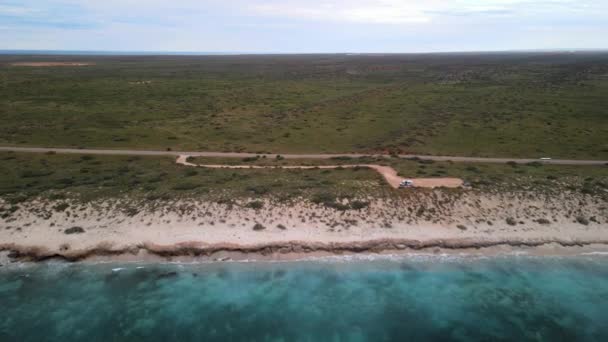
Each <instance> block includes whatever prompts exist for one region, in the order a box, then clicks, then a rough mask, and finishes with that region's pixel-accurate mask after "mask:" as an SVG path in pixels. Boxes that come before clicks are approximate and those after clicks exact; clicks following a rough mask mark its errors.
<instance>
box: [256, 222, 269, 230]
mask: <svg viewBox="0 0 608 342" xmlns="http://www.w3.org/2000/svg"><path fill="white" fill-rule="evenodd" d="M264 229H266V227H264V226H263V225H262V224H261V223H256V224H255V225H254V226H253V230H255V231H260V230H264Z"/></svg>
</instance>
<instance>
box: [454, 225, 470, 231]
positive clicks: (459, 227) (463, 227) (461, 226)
mask: <svg viewBox="0 0 608 342" xmlns="http://www.w3.org/2000/svg"><path fill="white" fill-rule="evenodd" d="M456 228H458V229H460V230H467V227H466V226H463V225H462V224H459V225H457V226H456Z"/></svg>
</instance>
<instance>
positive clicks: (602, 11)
mask: <svg viewBox="0 0 608 342" xmlns="http://www.w3.org/2000/svg"><path fill="white" fill-rule="evenodd" d="M556 48H573V49H576V48H608V0H452V1H450V0H0V49H25V50H28V49H43V50H96V51H99V50H110V51H206V52H213V51H220V52H262V53H263V52H293V53H300V52H434V51H491V50H519V49H556Z"/></svg>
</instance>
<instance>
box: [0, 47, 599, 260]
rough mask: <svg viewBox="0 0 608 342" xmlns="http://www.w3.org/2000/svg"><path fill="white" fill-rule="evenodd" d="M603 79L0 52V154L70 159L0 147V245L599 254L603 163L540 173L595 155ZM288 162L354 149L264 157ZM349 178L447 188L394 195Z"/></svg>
mask: <svg viewBox="0 0 608 342" xmlns="http://www.w3.org/2000/svg"><path fill="white" fill-rule="evenodd" d="M607 76H608V54H606V53H600V52H579V53H576V54H571V53H512V54H506V53H504V54H498V53H497V54H423V55H422V54H421V55H289V56H282V55H256V56H246V55H240V56H101V57H100V56H27V57H24V56H6V55H5V56H0V81H1V82H0V95H2V96H1V97H0V120H2V123H3V124H2V125H1V126H0V145H1V146H3V147H8V148H11V147H44V148H48V147H66V148H75V149H78V150H81V151H82V152H81V153H78V151H76V153H69V154H64V153H60V152H46V153H44V152H41V153H25V152H19V151H17V152H15V151H13V152H11V151H3V152H0V248H1V249H2V250H4V251H5V253H8V254H9V255H10V256H11V258H21V259H33V260H44V259H48V258H64V259H67V260H82V259H86V258H89V257H94V256H98V255H110V256H118V255H132V256H135V257H137V256H140V255H141V254H142V253H148V254H154V255H157V256H161V257H179V256H184V255H193V256H197V255H204V256H209V257H216V256H218V255H222V253H225V252H242V253H254V254H256V253H257V254H260V255H265V256H274V257H277V258H279V257H281V256H284V255H287V254H298V255H299V254H306V253H329V254H333V253H362V252H373V253H380V252H386V251H395V250H397V251H411V250H433V249H435V248H440V249H450V250H465V249H471V248H472V249H483V248H492V247H496V246H506V247H508V248H532V247H539V246H541V247H542V246H561V247H584V246H604V245H605V244H606V243H608V166H607V165H603V164H601V163H599V164H598V165H553V164H549V163H543V160H547V159H551V160H552V159H556V158H563V159H569V160H607V159H608V140H607V139H606V137H607V136H608V111H607V110H606V108H608V106H607V105H608V102H607V101H608V98H607V97H606V96H605V94H606V93H607V91H608V77H607ZM87 149H109V150H117V151H120V150H127V149H128V150H135V151H139V150H141V151H142V152H141V154H142V155H130V156H124V155H94V154H90V153H87ZM146 150H159V151H167V152H171V153H174V152H175V153H178V152H179V151H201V152H204V151H217V152H249V153H253V154H254V155H255V156H253V157H251V156H248V157H243V158H241V157H192V158H188V162H189V163H193V164H200V165H223V166H224V167H225V168H205V167H194V166H187V165H180V164H177V163H176V159H177V158H176V156H160V155H155V156H151V155H145V151H146ZM298 153H305V154H309V155H311V154H312V155H315V154H327V153H335V154H357V155H359V156H358V157H345V156H339V157H332V158H324V159H316V158H310V157H302V158H300V159H298V158H283V157H281V154H298ZM270 154H272V155H273V157H272V158H271V157H267V156H266V155H270ZM404 154H424V155H431V156H433V155H434V156H462V157H465V156H469V157H499V158H506V160H508V159H509V158H514V159H515V158H530V160H532V161H530V162H526V163H516V162H502V163H484V162H482V161H477V162H458V161H450V160H445V161H435V160H428V159H424V158H404V157H401V156H400V155H404ZM455 159H456V158H455ZM341 165H342V166H341ZM352 165H377V166H378V167H382V168H386V169H390V170H394V171H395V173H396V174H395V175H394V176H395V177H399V179H414V180H416V179H437V180H441V179H444V180H446V179H455V180H456V179H457V180H459V181H462V185H463V186H457V187H456V188H445V187H438V188H433V189H431V188H421V187H414V188H406V189H396V188H395V184H392V183H391V184H390V185H392V186H389V184H388V183H387V178H386V177H384V178H383V177H382V176H381V174H379V173H378V172H375V171H374V170H373V169H370V168H368V167H350V166H352ZM236 166H238V168H235V167H236ZM296 166H305V167H306V168H305V169H294V168H293V167H296ZM327 166H332V168H331V169H328V168H326V167H327ZM334 167H335V168H334ZM458 185H460V183H458Z"/></svg>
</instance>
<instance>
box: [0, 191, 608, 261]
mask: <svg viewBox="0 0 608 342" xmlns="http://www.w3.org/2000/svg"><path fill="white" fill-rule="evenodd" d="M252 200H253V201H254V202H251V201H252ZM349 201H357V202H358V203H363V202H364V203H365V205H364V206H362V207H361V208H359V209H356V210H355V209H348V210H337V209H335V208H333V207H327V206H325V205H324V204H322V203H319V204H315V203H312V202H310V201H305V200H297V201H295V202H288V203H281V202H277V201H272V200H268V199H266V200H261V199H255V198H251V199H245V200H241V201H239V200H234V201H232V202H231V203H218V202H211V201H205V200H195V199H181V200H176V201H171V202H130V201H129V199H127V198H125V199H122V200H120V199H113V200H101V201H96V202H87V203H81V202H78V201H70V200H59V201H57V200H44V199H36V200H32V201H29V202H23V203H20V204H19V206H18V207H17V209H16V210H15V211H14V212H11V213H10V215H9V216H7V217H2V218H0V251H8V253H9V254H10V255H11V256H13V257H15V258H16V259H20V260H32V261H44V260H49V259H62V260H66V261H82V260H87V259H94V258H110V259H111V258H116V259H131V260H133V259H141V260H146V259H148V258H159V259H179V258H184V259H188V258H195V259H196V258H200V259H204V260H216V259H217V260H219V261H221V260H224V259H248V258H252V259H278V260H282V259H294V258H298V257H300V256H303V255H304V256H317V255H321V256H326V255H350V254H354V255H361V254H387V253H397V254H403V253H411V252H421V251H422V252H425V253H442V251H444V252H448V253H452V252H454V253H460V252H463V251H464V252H470V251H473V252H475V253H478V252H481V253H482V254H483V253H487V254H492V253H493V252H494V250H497V251H505V250H506V251H507V252H511V251H521V250H524V251H528V252H530V250H531V249H538V251H532V252H531V253H533V254H534V253H540V254H542V253H557V254H564V253H565V254H569V253H571V252H570V251H569V250H568V249H569V248H584V249H586V250H587V249H588V250H594V248H595V249H597V250H598V251H601V252H603V251H608V229H607V228H608V211H607V210H605V209H606V204H605V203H604V202H602V201H596V200H594V198H593V197H589V196H587V195H552V196H547V197H537V196H534V197H530V196H529V194H528V193H513V194H505V193H497V194H485V193H476V192H460V193H457V194H450V192H445V191H442V190H436V191H429V192H418V193H416V194H415V195H413V196H411V197H403V198H387V199H373V198H360V199H350V200H345V201H344V202H341V205H343V206H344V207H345V208H346V207H348V208H350V207H351V205H350V202H349ZM361 201H363V202H361ZM251 203H255V204H256V206H255V208H254V207H253V206H252V205H251ZM0 204H1V203H0ZM589 246H591V247H589ZM562 249H565V250H562ZM556 251H557V252H556Z"/></svg>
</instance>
